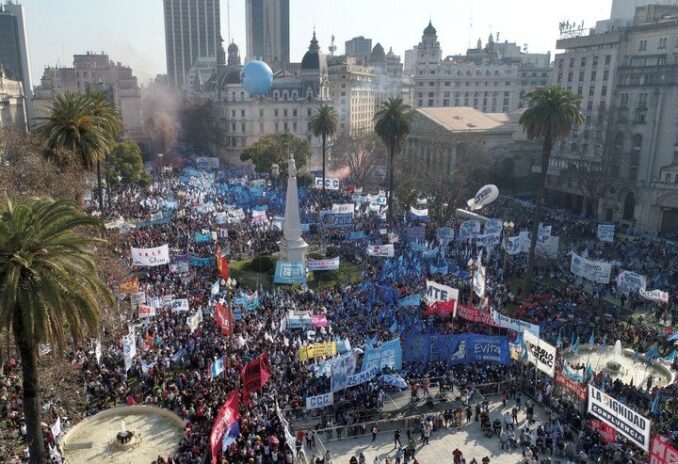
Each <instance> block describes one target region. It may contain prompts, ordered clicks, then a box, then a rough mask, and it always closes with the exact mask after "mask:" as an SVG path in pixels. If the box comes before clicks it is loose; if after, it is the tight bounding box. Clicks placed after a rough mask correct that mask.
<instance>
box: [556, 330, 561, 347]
mask: <svg viewBox="0 0 678 464" xmlns="http://www.w3.org/2000/svg"><path fill="white" fill-rule="evenodd" d="M556 347H558V348H561V349H562V348H563V329H562V327H561V328H560V330H559V331H558V338H557V339H556Z"/></svg>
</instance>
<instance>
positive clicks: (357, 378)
mask: <svg viewBox="0 0 678 464" xmlns="http://www.w3.org/2000/svg"><path fill="white" fill-rule="evenodd" d="M378 373H379V369H377V368H376V367H373V368H372V369H370V370H369V371H361V372H358V373H357V374H353V375H349V376H348V381H347V382H346V387H347V388H350V387H355V386H356V385H360V384H363V383H365V382H369V381H370V380H372V379H373V378H375V377H376V376H377V374H378Z"/></svg>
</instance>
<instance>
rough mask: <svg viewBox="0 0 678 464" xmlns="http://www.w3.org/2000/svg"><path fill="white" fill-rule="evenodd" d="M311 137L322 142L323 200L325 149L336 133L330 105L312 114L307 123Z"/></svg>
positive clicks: (335, 122)
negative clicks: (328, 139)
mask: <svg viewBox="0 0 678 464" xmlns="http://www.w3.org/2000/svg"><path fill="white" fill-rule="evenodd" d="M309 125H310V128H311V131H312V132H313V135H315V136H316V137H321V138H322V141H323V187H322V188H323V199H324V198H325V154H326V148H327V138H328V137H332V136H333V135H334V134H335V133H336V132H337V126H338V125H339V123H338V121H337V112H336V111H334V108H332V107H331V106H330V105H320V106H319V107H318V110H317V111H316V112H315V114H313V117H312V118H311V122H310V123H309Z"/></svg>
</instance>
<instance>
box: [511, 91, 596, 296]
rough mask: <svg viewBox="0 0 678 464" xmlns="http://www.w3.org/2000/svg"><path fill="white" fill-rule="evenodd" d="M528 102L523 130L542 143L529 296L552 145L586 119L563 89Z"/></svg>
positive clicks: (572, 96) (534, 95) (527, 286)
mask: <svg viewBox="0 0 678 464" xmlns="http://www.w3.org/2000/svg"><path fill="white" fill-rule="evenodd" d="M526 98H527V101H528V103H529V108H528V109H527V110H526V111H525V112H524V113H523V114H522V116H521V117H520V124H521V125H522V126H523V129H524V130H525V132H526V133H527V137H528V138H529V139H533V140H535V139H536V140H540V141H541V143H542V145H541V172H540V174H539V187H538V191H537V201H536V207H535V210H534V215H533V216H532V221H533V222H532V238H531V242H530V257H529V261H528V265H527V274H526V276H525V285H524V287H523V288H524V290H526V294H529V293H530V292H531V290H532V276H533V274H534V261H535V251H536V248H537V239H538V236H537V235H538V232H539V222H540V221H541V216H542V206H543V203H544V190H545V188H546V175H547V172H548V167H549V160H550V159H551V152H552V151H553V145H555V143H556V141H558V140H559V139H561V138H564V137H567V136H568V135H569V133H570V131H571V130H572V127H573V126H575V125H579V124H582V123H583V122H584V117H583V116H582V114H581V112H580V111H579V101H580V100H581V96H580V95H577V94H575V93H572V92H570V91H569V90H567V89H564V88H562V87H542V88H537V89H534V90H532V91H531V92H530V93H528V94H527V96H526Z"/></svg>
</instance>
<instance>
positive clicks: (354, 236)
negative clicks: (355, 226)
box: [346, 230, 367, 240]
mask: <svg viewBox="0 0 678 464" xmlns="http://www.w3.org/2000/svg"><path fill="white" fill-rule="evenodd" d="M366 238H367V234H365V232H363V231H362V230H358V231H355V232H351V233H350V234H348V237H347V238H346V239H347V240H364V239H366Z"/></svg>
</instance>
